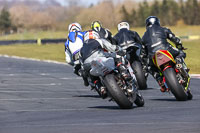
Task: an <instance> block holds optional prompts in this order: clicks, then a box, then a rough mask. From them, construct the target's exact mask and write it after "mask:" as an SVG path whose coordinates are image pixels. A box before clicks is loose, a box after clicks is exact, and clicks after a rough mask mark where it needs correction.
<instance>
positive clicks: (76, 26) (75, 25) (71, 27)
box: [68, 23, 82, 32]
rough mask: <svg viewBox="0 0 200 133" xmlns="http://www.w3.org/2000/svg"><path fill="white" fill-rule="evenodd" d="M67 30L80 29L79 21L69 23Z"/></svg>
mask: <svg viewBox="0 0 200 133" xmlns="http://www.w3.org/2000/svg"><path fill="white" fill-rule="evenodd" d="M68 31H69V32H72V31H82V28H81V25H80V24H79V23H71V24H70V25H69V27H68Z"/></svg>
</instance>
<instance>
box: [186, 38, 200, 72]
mask: <svg viewBox="0 0 200 133" xmlns="http://www.w3.org/2000/svg"><path fill="white" fill-rule="evenodd" d="M183 45H184V47H186V48H188V49H187V50H186V51H185V52H186V54H187V58H186V60H185V62H186V63H187V65H188V67H189V68H190V69H191V72H190V73H199V74H200V59H199V58H200V52H199V49H200V40H196V41H185V42H183Z"/></svg>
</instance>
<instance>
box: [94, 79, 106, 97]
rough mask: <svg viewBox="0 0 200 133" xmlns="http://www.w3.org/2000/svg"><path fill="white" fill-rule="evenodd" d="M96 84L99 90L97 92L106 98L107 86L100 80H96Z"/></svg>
mask: <svg viewBox="0 0 200 133" xmlns="http://www.w3.org/2000/svg"><path fill="white" fill-rule="evenodd" d="M94 84H95V90H96V91H97V93H98V94H99V95H100V96H101V97H102V98H103V99H105V98H106V97H107V96H108V95H107V92H106V88H105V87H104V86H103V85H102V84H101V82H100V81H99V80H95V81H94Z"/></svg>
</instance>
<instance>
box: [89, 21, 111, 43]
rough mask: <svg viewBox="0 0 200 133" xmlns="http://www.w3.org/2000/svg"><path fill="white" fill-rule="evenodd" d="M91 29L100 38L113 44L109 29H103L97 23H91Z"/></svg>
mask: <svg viewBox="0 0 200 133" xmlns="http://www.w3.org/2000/svg"><path fill="white" fill-rule="evenodd" d="M91 28H92V30H93V31H96V32H97V33H98V34H99V36H100V38H103V39H106V40H107V41H109V42H110V43H111V44H113V38H112V33H111V32H110V30H109V29H106V28H103V27H102V24H101V23H100V22H99V21H93V22H92V23H91Z"/></svg>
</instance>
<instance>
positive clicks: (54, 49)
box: [0, 40, 200, 74]
mask: <svg viewBox="0 0 200 133" xmlns="http://www.w3.org/2000/svg"><path fill="white" fill-rule="evenodd" d="M183 45H184V47H186V48H188V50H186V51H185V52H186V53H187V58H186V60H185V61H186V63H187V65H188V67H189V68H190V69H191V71H190V73H199V74H200V59H199V57H200V53H199V49H200V40H196V41H184V42H183ZM0 54H6V55H15V56H20V57H28V58H36V59H42V60H55V61H59V62H65V54H64V44H47V45H41V46H39V45H36V44H23V45H22V44H21V45H9V46H0Z"/></svg>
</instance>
